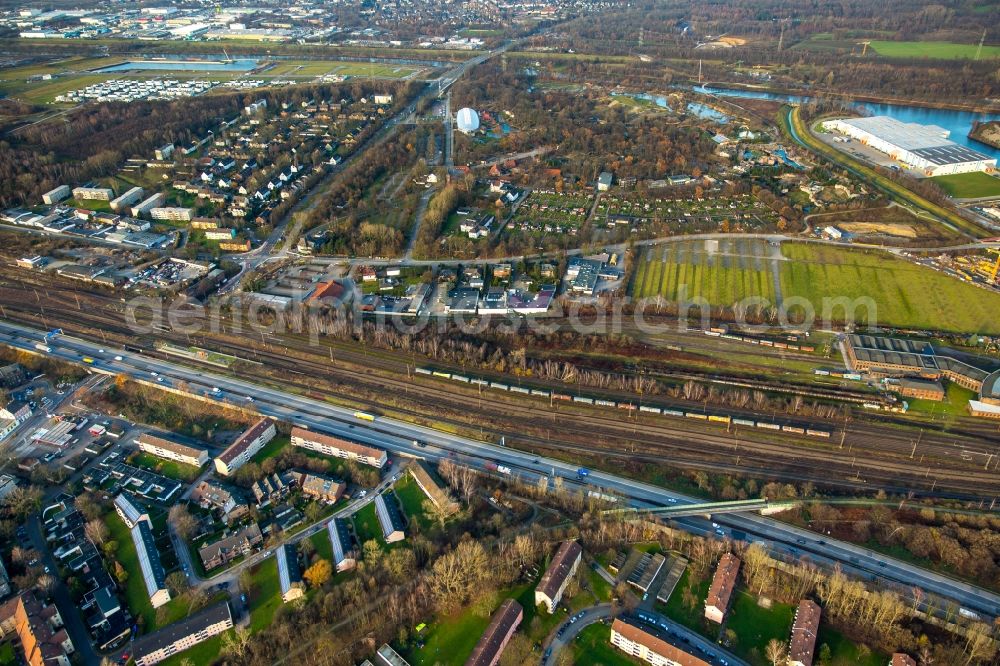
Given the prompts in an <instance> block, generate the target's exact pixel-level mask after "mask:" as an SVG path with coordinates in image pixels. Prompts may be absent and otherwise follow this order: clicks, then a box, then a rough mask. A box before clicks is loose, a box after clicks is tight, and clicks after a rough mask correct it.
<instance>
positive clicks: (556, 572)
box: [535, 541, 583, 613]
mask: <svg viewBox="0 0 1000 666" xmlns="http://www.w3.org/2000/svg"><path fill="white" fill-rule="evenodd" d="M582 557H583V548H581V547H580V544H579V543H577V542H576V541H564V542H562V544H560V545H559V548H558V549H557V550H556V554H555V555H554V556H553V557H552V561H551V562H550V563H549V568H548V569H546V570H545V573H544V574H542V577H541V579H540V580H539V581H538V585H536V586H535V605H536V606H537V605H538V604H545V608H546V609H547V610H548V611H549V613H554V612H556V607H557V606H558V605H559V600H560V599H562V595H563V592H565V590H566V585H567V584H568V583H569V581H570V580H571V579H572V578H573V575H574V574H576V570H577V567H578V566H579V565H580V560H581V559H582Z"/></svg>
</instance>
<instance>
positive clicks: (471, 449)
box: [0, 321, 1000, 619]
mask: <svg viewBox="0 0 1000 666" xmlns="http://www.w3.org/2000/svg"><path fill="white" fill-rule="evenodd" d="M44 335H45V334H44V332H43V331H39V330H36V329H32V328H28V327H23V326H20V325H16V324H12V323H10V322H6V321H3V322H0V343H4V344H7V345H10V346H12V347H16V348H19V349H23V350H27V351H33V352H36V353H48V355H50V356H52V357H54V358H57V359H61V360H65V361H69V362H73V363H83V361H82V358H83V357H84V356H86V357H90V358H93V359H94V362H93V364H91V368H92V369H93V370H95V371H97V372H101V373H107V374H126V375H128V376H130V377H132V378H134V379H136V380H139V381H143V382H146V383H150V384H154V385H160V386H164V387H174V386H176V385H178V384H182V385H183V386H184V387H185V388H186V390H187V391H189V392H190V393H196V394H200V395H201V396H203V397H204V398H205V399H210V400H219V401H221V402H226V403H229V404H233V405H242V406H248V407H249V406H252V408H253V409H255V410H256V411H258V412H259V413H261V414H263V415H266V416H271V417H274V418H276V419H280V420H283V421H287V422H290V423H293V424H297V425H299V426H304V427H307V428H309V429H312V430H321V431H324V432H328V433H332V434H335V435H339V436H342V437H347V438H350V439H354V440H356V441H359V442H364V443H367V444H372V445H375V446H378V447H381V448H385V449H387V450H389V451H392V452H395V453H402V454H405V455H409V456H414V457H419V458H424V459H427V460H430V461H438V460H442V459H446V458H448V459H452V460H454V461H455V462H458V463H463V464H467V465H469V466H471V467H474V468H476V469H480V470H484V469H486V468H485V465H486V464H487V463H490V462H493V463H499V464H501V465H505V466H508V467H510V468H511V473H512V474H514V475H517V476H519V477H520V478H521V479H522V480H524V481H525V482H527V483H532V484H534V483H537V482H538V481H539V479H540V478H542V477H546V479H547V482H548V483H549V484H550V485H551V484H552V480H553V479H554V477H559V478H561V479H562V482H563V486H564V487H566V488H568V489H571V490H577V489H586V490H595V491H599V492H602V493H606V494H612V495H617V496H620V497H622V498H624V500H626V501H627V502H628V504H629V505H631V506H635V507H637V508H649V507H662V506H676V505H678V504H682V503H694V502H698V501H700V500H697V499H695V498H692V497H687V496H684V495H681V494H679V493H675V492H672V491H668V490H665V489H663V488H660V487H657V486H654V485H651V484H647V483H643V482H640V481H635V480H632V479H627V478H624V477H620V476H616V475H612V474H607V473H604V472H600V471H594V470H591V471H590V473H589V474H588V475H586V476H580V475H578V469H579V468H578V467H577V466H576V465H572V464H569V463H566V462H563V461H560V460H555V459H551V458H544V457H539V456H535V455H533V454H531V453H526V452H521V451H517V450H515V449H510V448H506V447H503V446H498V445H494V444H490V443H487V442H482V441H477V440H474V439H470V438H466V437H462V436H458V435H453V434H450V433H446V432H441V431H438V430H434V429H431V428H426V427H423V426H418V425H414V424H411V423H406V422H403V421H397V420H394V419H389V418H383V417H379V418H378V419H377V420H376V421H375V422H372V423H369V422H366V421H360V420H358V419H357V418H356V417H354V410H353V409H349V408H344V407H338V406H336V405H331V404H328V403H324V402H321V401H318V400H313V399H310V398H305V397H302V396H299V395H294V394H290V393H286V392H283V391H279V390H275V389H272V388H269V387H266V386H262V385H258V384H254V383H251V382H247V381H243V380H238V379H231V378H229V377H225V376H222V375H218V374H213V373H211V372H207V371H205V370H203V369H200V368H191V367H188V366H184V365H181V364H178V363H173V362H166V361H161V360H158V359H154V358H150V357H148V356H144V355H142V354H135V353H129V352H125V351H122V350H117V349H112V348H110V347H109V348H103V347H102V345H100V344H98V343H91V342H88V341H84V340H81V339H78V338H70V337H67V336H62V335H60V336H56V337H53V338H52V339H51V340H49V341H48V342H47V343H46V344H47V346H48V347H49V348H50V349H51V351H50V352H44V351H41V350H38V349H36V347H35V345H36V344H38V343H41V342H43V340H44ZM117 358H120V359H121V360H120V361H119V360H116V359H117ZM153 373H156V374H155V376H154V374H153ZM214 389H219V391H218V392H216V391H215V390H214ZM251 398H252V399H251ZM714 521H715V523H716V524H717V525H718V527H715V526H714V525H713V524H712V523H711V521H709V520H706V519H704V518H682V519H678V520H676V521H674V524H676V525H677V526H678V527H680V528H682V529H684V530H686V531H689V532H692V533H694V534H698V535H712V534H718V535H719V536H725V537H729V538H737V539H745V540H748V541H760V542H763V544H764V545H765V546H766V547H767V548H768V549H769V550H770V552H771V554H772V555H774V556H775V557H778V558H779V559H785V560H788V559H792V558H798V557H802V556H808V557H809V559H810V560H811V561H813V562H815V563H816V564H818V565H820V566H822V567H832V566H833V565H835V564H839V565H840V566H841V568H842V569H843V570H844V571H845V572H846V573H848V574H850V575H854V576H858V577H861V578H865V579H867V580H872V581H876V582H880V583H881V584H882V585H885V586H889V587H892V588H895V589H897V590H898V591H899V592H900V594H901V596H903V597H904V598H910V597H911V596H912V593H911V588H913V587H919V588H921V589H922V590H923V591H924V592H926V593H929V594H932V595H935V596H937V597H941V598H944V599H949V600H953V601H955V602H956V603H958V604H959V605H961V606H962V607H963V608H966V609H969V610H971V611H974V612H976V613H978V614H979V615H981V616H983V617H984V619H985V618H993V617H996V616H1000V595H998V594H996V593H994V592H991V591H989V590H985V589H982V588H979V587H977V586H975V585H972V584H969V583H965V582H962V581H958V580H956V579H953V578H950V577H948V576H944V575H941V574H937V573H935V572H932V571H928V570H925V569H922V568H920V567H917V566H914V565H912V564H909V563H906V562H903V561H901V560H897V559H894V558H891V557H888V556H884V555H881V554H879V553H875V552H873V551H871V550H869V549H867V548H863V547H859V546H856V545H853V544H849V543H846V542H842V541H837V540H833V539H824V538H822V537H819V536H817V535H816V534H815V533H812V532H809V531H806V530H802V529H799V528H796V527H793V526H791V525H787V524H784V523H781V522H779V521H777V520H774V519H769V518H766V517H763V516H759V515H754V514H749V513H741V514H729V515H724V516H723V515H720V516H716V517H715V518H714ZM940 606H941V604H938V608H939V611H938V612H941V610H940Z"/></svg>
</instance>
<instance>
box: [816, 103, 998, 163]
mask: <svg viewBox="0 0 1000 666" xmlns="http://www.w3.org/2000/svg"><path fill="white" fill-rule="evenodd" d="M823 126H824V127H825V128H826V129H831V130H836V131H838V132H841V133H843V134H846V135H847V136H849V137H852V138H854V139H857V140H858V141H860V142H861V143H863V144H865V145H868V146H871V147H872V148H874V149H875V150H877V151H879V152H882V153H885V154H886V155H888V156H889V157H891V158H892V159H894V160H896V161H899V162H902V163H903V164H906V165H907V166H909V167H911V168H913V169H917V170H919V171H922V172H923V173H924V175H926V176H944V175H948V174H955V173H968V172H970V171H992V170H993V169H996V166H997V161H996V159H994V158H991V157H990V156H988V155H984V154H983V153H980V152H978V151H975V150H972V149H971V148H967V147H965V146H960V145H958V144H957V143H955V142H954V141H950V140H949V139H948V135H949V134H950V132H949V131H948V130H946V129H944V128H942V127H938V126H937V125H919V124H917V123H904V122H901V121H899V120H896V119H895V118H890V117H888V116H873V117H871V118H838V119H834V120H827V121H826V122H824V123H823Z"/></svg>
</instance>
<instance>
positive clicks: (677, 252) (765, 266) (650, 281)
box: [632, 239, 775, 305]
mask: <svg viewBox="0 0 1000 666" xmlns="http://www.w3.org/2000/svg"><path fill="white" fill-rule="evenodd" d="M709 247H710V246H708V245H707V244H706V242H705V241H690V242H681V243H667V244H665V245H662V246H653V247H651V248H648V249H643V250H640V251H639V263H638V264H637V267H636V272H635V278H634V280H633V283H632V284H633V286H632V295H633V296H634V297H635V298H655V297H656V296H662V297H663V298H665V299H666V300H668V301H679V300H682V299H688V300H691V299H699V298H704V299H705V300H706V301H708V302H709V303H711V304H719V305H732V304H733V303H735V302H737V301H739V300H741V299H744V298H747V297H757V298H763V299H764V300H766V301H767V302H768V303H774V300H775V295H774V280H773V279H772V277H771V271H770V262H769V261H768V260H767V259H766V258H765V257H764V256H763V252H764V251H765V249H766V248H767V244H766V243H764V242H763V241H753V240H743V239H734V240H723V241H719V242H718V250H717V251H709V250H708V248H709Z"/></svg>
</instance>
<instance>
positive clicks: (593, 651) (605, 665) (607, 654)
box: [571, 622, 644, 666]
mask: <svg viewBox="0 0 1000 666" xmlns="http://www.w3.org/2000/svg"><path fill="white" fill-rule="evenodd" d="M571 647H572V648H573V664H574V666H632V665H633V664H642V663H644V662H642V661H639V660H638V659H635V658H633V657H630V656H628V655H627V654H625V653H624V652H622V651H621V650H617V649H615V648H614V646H612V645H611V627H609V626H608V625H606V624H601V623H600V622H597V623H595V624H592V625H590V626H589V627H586V628H585V629H584V630H583V631H581V632H580V633H579V635H577V637H576V638H575V639H574V640H573V644H572V646H571Z"/></svg>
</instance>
